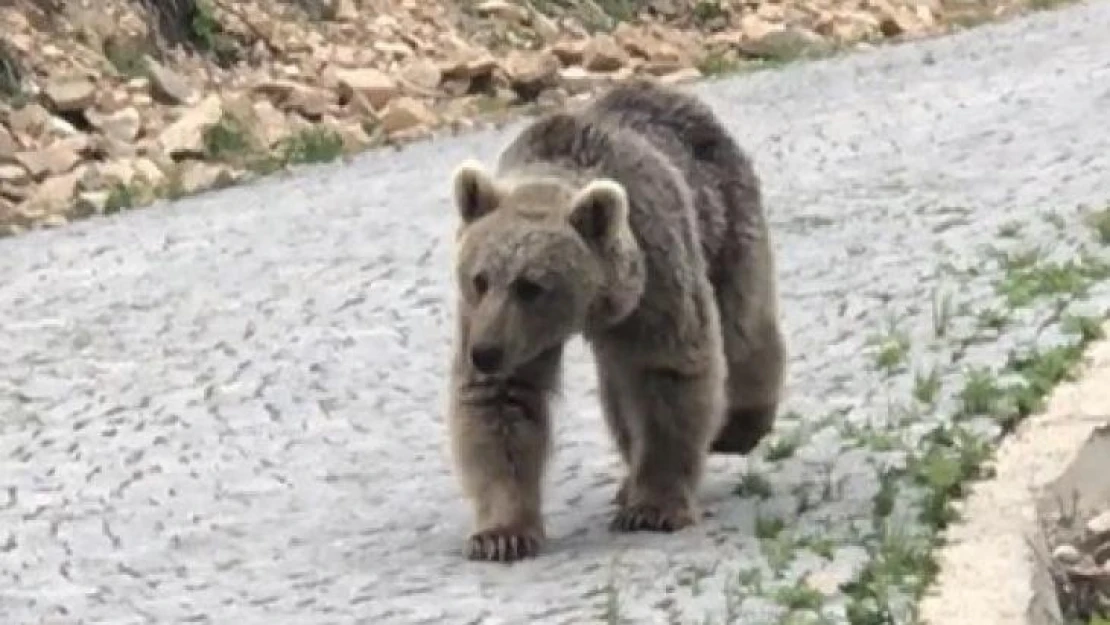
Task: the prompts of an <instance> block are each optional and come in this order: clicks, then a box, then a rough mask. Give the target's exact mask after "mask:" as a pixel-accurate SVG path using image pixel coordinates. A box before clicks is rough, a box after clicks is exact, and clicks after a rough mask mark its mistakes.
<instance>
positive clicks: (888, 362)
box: [869, 324, 910, 373]
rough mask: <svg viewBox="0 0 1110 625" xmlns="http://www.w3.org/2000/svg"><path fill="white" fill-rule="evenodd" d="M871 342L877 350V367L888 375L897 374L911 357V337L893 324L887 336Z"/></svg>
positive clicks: (873, 339)
mask: <svg viewBox="0 0 1110 625" xmlns="http://www.w3.org/2000/svg"><path fill="white" fill-rule="evenodd" d="M869 342H870V344H871V345H872V347H874V348H875V366H876V367H878V368H879V369H880V370H882V371H886V372H887V373H893V372H895V371H896V370H897V369H898V367H899V366H901V365H902V364H903V363H904V362H905V361H906V358H907V356H909V352H910V337H909V336H908V335H907V334H906V333H905V332H902V331H900V330H898V329H897V328H895V327H893V324H892V327H891V328H890V329H889V330H888V332H887V334H886V335H884V336H878V337H874V338H872V339H871V340H870V341H869Z"/></svg>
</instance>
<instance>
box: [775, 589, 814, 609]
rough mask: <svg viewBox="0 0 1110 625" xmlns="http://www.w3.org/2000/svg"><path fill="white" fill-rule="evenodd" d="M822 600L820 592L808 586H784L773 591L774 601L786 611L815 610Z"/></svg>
mask: <svg viewBox="0 0 1110 625" xmlns="http://www.w3.org/2000/svg"><path fill="white" fill-rule="evenodd" d="M824 599H825V598H824V596H822V595H821V592H820V591H818V590H816V589H813V588H810V587H808V586H795V587H791V586H785V587H783V588H779V589H778V590H777V591H775V601H776V602H778V604H779V605H781V606H783V607H785V608H787V609H788V610H817V609H820V607H821V604H823V603H824Z"/></svg>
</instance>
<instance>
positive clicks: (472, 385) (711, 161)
mask: <svg viewBox="0 0 1110 625" xmlns="http://www.w3.org/2000/svg"><path fill="white" fill-rule="evenodd" d="M453 185H454V201H455V204H456V209H457V210H458V212H459V216H460V218H461V223H460V225H459V228H458V231H457V237H456V243H457V250H456V254H457V256H456V265H455V271H456V275H455V279H456V280H457V282H458V310H457V323H458V325H457V328H456V332H457V334H456V337H455V347H454V356H453V358H454V360H453V363H452V377H451V405H450V415H449V418H448V421H449V427H450V431H451V439H452V454H453V457H454V460H455V462H456V465H457V471H458V473H459V477H460V479H461V483H462V487H463V490H464V492H465V494H466V495H467V496H468V497H469V498H471V499H472V500H473V503H474V512H475V517H476V518H475V520H476V530H475V533H474V534H472V535H471V536H470V538H469V540H468V542H467V547H466V552H467V556H468V557H469V558H471V559H476V560H496V561H513V560H518V559H521V558H528V557H533V556H535V555H536V554H537V553H538V551H539V548H540V545H541V543H542V542H543V540H544V522H543V518H542V514H541V501H542V497H541V484H542V481H543V476H544V470H545V466H546V463H547V459H548V456H549V451H550V447H551V413H550V409H549V401H550V399H551V396H552V395H553V393H554V392H555V391H556V390H557V389H558V385H559V381H560V367H561V361H562V355H563V348H564V345H565V343H566V342H567V341H568V340H569V339H570V338H571V337H572V336H574V335H576V334H577V335H581V336H582V337H583V338H584V339H585V340H586V342H587V344H588V345H589V347H590V349H591V351H592V354H593V356H594V358H595V361H596V365H597V374H598V383H599V389H600V397H601V404H602V405H601V408H602V411H603V413H604V415H605V419H606V421H607V423H608V426H609V429H610V431H611V433H612V436H613V439H614V440H615V443H616V447H617V449H618V450H619V452H620V454H621V457H622V458H623V460H624V463H625V465H626V467H627V475H626V477H625V478H624V480H623V483H622V485H621V487H620V489H619V491H618V493H617V496H616V503H617V506H618V510H617V512H616V515H615V517H614V518H613V521H612V527H613V529H615V530H618V531H637V530H648V531H667V532H669V531H674V530H678V529H680V528H683V527H685V526H687V525H690V524H692V523H696V522H697V520H698V517H699V511H698V507H697V504H696V501H695V493H696V490H697V487H698V483H699V481H700V478H701V476H702V472H703V466H704V463H705V457H706V455H707V454H708V453H709V452H717V453H729V454H748V453H749V452H751V451H752V449H753V448H754V447H755V446H756V444H757V443H758V442H759V441H760V440H761V438H762V437H763V436H764V435H765V434H767V433H768V432H769V431H770V429H771V427H772V424H773V422H774V419H775V414H776V410H777V407H778V403H779V396H780V391H781V386H782V380H783V374H784V360H785V352H784V344H783V338H782V335H781V332H780V328H779V319H778V308H777V298H778V294H777V289H776V278H775V268H774V259H773V254H772V250H771V244H770V239H769V234H768V229H767V224H766V222H765V219H764V215H763V207H762V199H761V191H760V183H759V180H758V177H757V176H756V174H755V172H754V171H753V167H752V164H751V162H750V160H749V159H748V157H747V156H746V155H745V154H744V153H743V152H742V151H741V149H740V147H739V146H738V145H737V144H736V143H735V141H734V140H733V139H732V138H731V137H730V136H729V134H728V132H727V131H726V130H725V128H724V127H723V126H722V125H721V123H720V121H719V120H718V119H717V118H716V117H715V115H714V113H713V112H712V111H711V110H710V108H709V107H708V106H706V105H705V104H704V103H702V102H701V101H699V100H698V99H696V98H694V97H693V96H690V95H687V94H685V93H683V92H680V91H678V90H677V89H671V88H667V87H663V86H660V85H657V84H654V83H651V82H648V81H642V80H636V81H632V82H629V83H626V84H623V85H621V86H618V87H615V88H613V89H611V90H610V91H608V92H607V93H605V94H603V95H602V96H600V97H598V98H596V99H595V100H593V101H592V102H591V103H589V105H588V106H586V107H584V108H583V109H582V110H578V111H574V112H568V111H564V112H558V113H554V114H550V115H547V116H546V117H542V118H540V119H538V120H536V121H534V122H533V123H531V124H530V125H529V126H528V127H527V128H526V129H524V130H523V131H522V132H521V133H520V134H519V135H518V136H517V137H516V138H515V139H514V140H513V141H512V142H511V143H510V144H509V145H508V146H507V147H506V148H505V149H504V150H503V152H502V154H501V156H500V159H499V162H498V163H497V168H496V172H495V173H488V172H487V171H486V170H485V169H484V168H483V167H482V166H481V165H479V164H478V163H477V162H475V161H473V160H467V161H466V162H465V163H463V164H462V165H460V166H459V168H458V169H457V170H456V172H455V174H454V179H453Z"/></svg>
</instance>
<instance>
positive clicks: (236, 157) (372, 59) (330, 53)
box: [0, 0, 1045, 236]
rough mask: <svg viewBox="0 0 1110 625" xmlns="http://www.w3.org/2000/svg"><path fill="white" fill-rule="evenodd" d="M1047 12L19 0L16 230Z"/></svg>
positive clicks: (855, 6) (12, 113)
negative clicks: (597, 97)
mask: <svg viewBox="0 0 1110 625" xmlns="http://www.w3.org/2000/svg"><path fill="white" fill-rule="evenodd" d="M1036 1H1037V0H1018V2H1019V3H1014V2H1011V1H1010V0H998V2H994V1H992V2H986V3H972V2H969V1H968V0H925V1H918V0H866V1H865V2H846V1H843V0H785V1H783V2H740V1H739V0H719V1H717V0H534V1H533V2H531V3H528V2H509V1H507V0H485V1H481V2H476V1H472V0H455V1H446V2H423V1H417V0H248V1H242V2H239V1H237V2H230V1H229V0H196V1H195V2H194V1H193V0H174V1H172V2H159V3H152V2H149V0H135V1H132V0H85V1H83V2H77V1H75V2H64V3H63V2H31V1H30V0H17V1H16V2H13V3H11V4H10V5H9V6H6V7H4V8H0V33H3V35H0V236H3V235H6V234H18V233H20V232H23V231H25V230H26V229H29V228H35V227H43V226H59V225H63V224H65V223H67V222H68V221H70V220H72V219H75V218H80V217H84V216H88V215H92V214H100V213H107V212H114V211H117V210H122V209H126V208H130V207H133V206H137V205H141V204H145V203H148V202H150V201H152V200H153V199H155V198H157V197H161V196H171V197H172V196H180V195H185V194H191V193H194V192H197V191H200V190H203V189H206V188H212V187H218V186H222V185H227V184H232V183H235V182H237V181H241V180H245V179H248V178H250V177H252V176H254V175H258V174H260V173H267V172H270V171H273V170H275V169H279V168H281V167H283V166H285V165H287V164H290V163H298V162H313V161H324V160H330V159H333V158H336V157H338V156H340V155H342V154H345V153H353V152H356V151H360V150H363V149H367V148H370V147H374V146H380V145H385V144H400V143H404V142H407V141H411V140H414V139H419V138H423V137H427V136H429V135H430V134H431V133H432V132H433V131H435V130H437V129H453V130H465V129H467V128H471V127H474V126H476V125H478V124H481V123H484V122H485V121H488V120H490V119H491V118H492V119H497V118H498V117H501V116H505V115H512V114H514V113H516V112H520V111H524V110H530V109H537V108H539V109H543V108H545V107H557V106H560V105H562V104H563V103H565V102H566V101H567V99H568V98H575V97H582V96H585V95H588V94H590V93H593V92H595V91H596V90H597V89H598V88H600V87H603V86H604V85H607V84H610V83H612V82H614V81H619V80H622V79H626V78H628V77H631V76H654V77H657V78H658V79H660V80H663V81H666V82H671V83H681V82H686V81H691V80H697V79H699V78H702V77H704V76H707V75H713V74H722V73H728V72H733V71H742V70H744V69H747V68H754V67H761V66H764V65H766V64H768V63H780V62H785V61H789V60H793V59H797V58H800V57H806V56H814V55H823V54H828V53H832V52H835V51H837V50H843V49H848V48H851V47H855V46H866V45H874V44H878V43H881V42H884V41H891V40H901V39H906V38H915V37H924V36H931V35H936V34H939V33H943V32H946V31H949V30H951V29H953V28H958V27H961V26H965V25H968V24H970V23H978V22H982V21H987V20H990V19H992V18H997V17H1000V16H1005V15H1010V14H1014V13H1017V12H1020V11H1021V10H1024V9H1028V8H1039V5H1029V4H1020V2H1036ZM1040 1H1041V2H1042V3H1043V2H1044V1H1045V0H1040ZM151 7H154V8H151Z"/></svg>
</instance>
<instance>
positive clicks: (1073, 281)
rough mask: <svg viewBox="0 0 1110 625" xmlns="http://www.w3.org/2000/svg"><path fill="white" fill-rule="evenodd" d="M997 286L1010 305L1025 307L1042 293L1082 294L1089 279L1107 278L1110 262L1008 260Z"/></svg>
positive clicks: (1081, 259) (1109, 271)
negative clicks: (1109, 263)
mask: <svg viewBox="0 0 1110 625" xmlns="http://www.w3.org/2000/svg"><path fill="white" fill-rule="evenodd" d="M1005 268H1006V269H1007V272H1006V275H1005V276H1004V277H1003V278H1002V280H1001V282H999V283H998V285H997V288H998V291H999V293H1000V294H1001V295H1003V296H1005V298H1006V301H1007V302H1008V303H1009V304H1010V305H1011V306H1028V305H1029V304H1030V303H1032V302H1033V301H1034V300H1036V299H1037V298H1039V297H1042V296H1045V295H1061V294H1063V295H1069V296H1081V295H1083V294H1084V293H1086V290H1087V288H1088V286H1089V285H1090V282H1091V281H1092V280H1102V279H1105V278H1107V277H1110V265H1108V264H1107V263H1105V262H1103V261H1100V260H1098V259H1096V258H1092V257H1089V256H1088V257H1081V258H1079V259H1075V260H1067V261H1061V262H1049V261H1044V262H1037V261H1036V260H1034V261H1032V262H1030V261H1028V260H1027V259H1025V258H1021V259H1010V262H1008V263H1007V264H1005Z"/></svg>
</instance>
